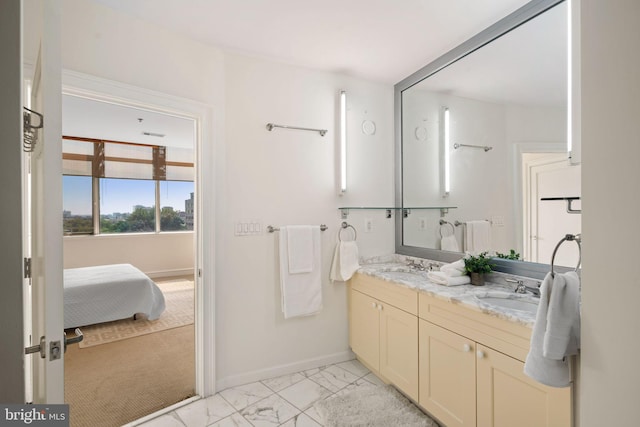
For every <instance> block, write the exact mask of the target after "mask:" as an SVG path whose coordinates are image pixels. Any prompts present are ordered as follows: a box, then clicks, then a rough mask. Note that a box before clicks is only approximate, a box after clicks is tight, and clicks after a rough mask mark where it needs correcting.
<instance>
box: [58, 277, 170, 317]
mask: <svg viewBox="0 0 640 427" xmlns="http://www.w3.org/2000/svg"><path fill="white" fill-rule="evenodd" d="M164 308H165V305H164V295H162V291H161V290H160V288H158V286H157V285H156V284H155V283H153V281H152V280H151V279H149V277H147V275H146V274H144V273H143V272H142V271H140V270H138V269H137V268H135V267H134V266H132V265H131V264H113V265H101V266H96V267H83V268H70V269H65V270H64V327H65V329H67V328H75V327H78V326H86V325H93V324H95V323H102V322H110V321H112V320H119V319H125V318H127V317H132V316H133V315H134V314H139V313H142V314H145V315H146V316H147V318H148V319H149V320H155V319H157V318H158V317H160V315H161V314H162V312H163V311H164Z"/></svg>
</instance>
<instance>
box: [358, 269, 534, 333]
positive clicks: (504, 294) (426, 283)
mask: <svg viewBox="0 0 640 427" xmlns="http://www.w3.org/2000/svg"><path fill="white" fill-rule="evenodd" d="M358 273H361V274H365V275H368V276H373V277H377V278H379V279H382V280H386V281H388V282H392V283H395V284H397V285H400V286H406V287H408V288H411V289H417V290H418V292H423V293H425V294H428V295H430V296H433V297H435V298H439V299H442V300H445V301H448V302H451V303H453V304H462V305H465V306H467V307H469V308H472V309H476V310H479V311H481V312H483V313H486V314H489V315H491V316H495V317H498V318H501V319H505V320H508V321H511V322H516V323H519V324H521V325H524V326H527V327H529V328H532V327H533V324H534V322H535V317H536V313H535V308H537V303H538V300H539V299H538V298H535V297H533V296H531V295H529V294H517V293H515V292H514V288H515V285H514V284H506V283H492V282H486V284H485V285H484V286H474V285H459V286H444V285H439V284H436V283H433V282H431V281H430V280H429V279H428V277H427V272H426V271H418V270H415V269H411V268H409V267H407V265H406V263H402V262H399V261H398V260H394V259H388V260H378V262H369V263H367V264H364V265H362V266H361V267H360V269H359V270H358ZM486 297H497V298H499V299H500V300H504V299H510V300H521V301H523V302H526V303H527V304H525V305H528V306H529V307H530V309H529V310H521V309H517V308H508V307H505V306H504V305H506V304H501V305H495V304H493V303H491V302H489V301H488V300H486V299H485V298H486Z"/></svg>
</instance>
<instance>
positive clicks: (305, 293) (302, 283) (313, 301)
mask: <svg viewBox="0 0 640 427" xmlns="http://www.w3.org/2000/svg"><path fill="white" fill-rule="evenodd" d="M288 234H289V229H288V227H280V239H279V246H280V247H279V254H280V291H281V295H282V298H281V300H282V313H284V318H285V319H289V318H291V317H295V316H308V315H311V314H315V313H318V312H319V311H320V310H321V309H322V287H321V284H322V281H321V275H320V267H321V247H320V243H321V242H320V227H319V226H313V227H312V233H311V234H312V246H313V256H312V262H313V264H312V270H311V272H309V273H296V274H291V273H290V272H289V251H290V249H291V248H289V245H288V243H289V238H288Z"/></svg>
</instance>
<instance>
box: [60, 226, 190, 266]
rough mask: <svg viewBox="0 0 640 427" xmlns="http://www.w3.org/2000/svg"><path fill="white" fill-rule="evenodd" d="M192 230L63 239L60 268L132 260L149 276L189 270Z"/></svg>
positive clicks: (130, 261) (129, 261)
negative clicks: (62, 254) (61, 264)
mask: <svg viewBox="0 0 640 427" xmlns="http://www.w3.org/2000/svg"><path fill="white" fill-rule="evenodd" d="M193 239H194V234H193V233H190V232H186V233H160V234H117V235H100V236H74V237H65V238H64V239H63V248H64V251H63V252H64V268H77V267H90V266H93V265H107V264H123V263H126V264H132V265H133V266H135V267H137V268H139V269H140V270H142V271H143V272H144V273H146V274H147V275H149V276H151V277H166V276H174V275H183V274H192V273H193V267H194V265H195V258H194V253H193V252H194V246H195V243H194V241H193Z"/></svg>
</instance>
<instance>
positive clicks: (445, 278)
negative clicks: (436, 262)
mask: <svg viewBox="0 0 640 427" xmlns="http://www.w3.org/2000/svg"><path fill="white" fill-rule="evenodd" d="M427 277H428V278H429V280H431V281H432V282H433V283H436V284H438V285H444V286H459V285H466V284H468V283H471V278H470V277H469V276H449V275H448V274H447V273H443V272H442V271H430V272H428V273H427Z"/></svg>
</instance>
